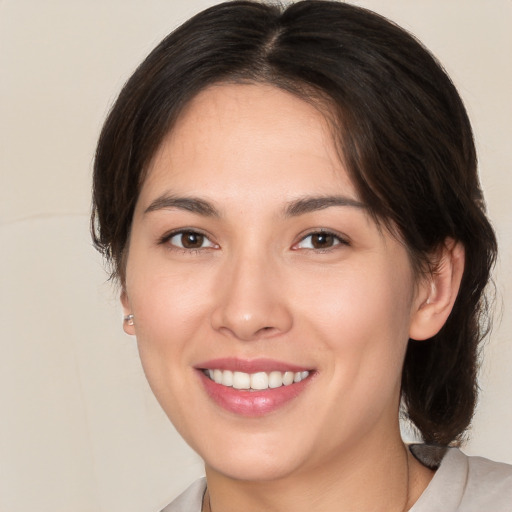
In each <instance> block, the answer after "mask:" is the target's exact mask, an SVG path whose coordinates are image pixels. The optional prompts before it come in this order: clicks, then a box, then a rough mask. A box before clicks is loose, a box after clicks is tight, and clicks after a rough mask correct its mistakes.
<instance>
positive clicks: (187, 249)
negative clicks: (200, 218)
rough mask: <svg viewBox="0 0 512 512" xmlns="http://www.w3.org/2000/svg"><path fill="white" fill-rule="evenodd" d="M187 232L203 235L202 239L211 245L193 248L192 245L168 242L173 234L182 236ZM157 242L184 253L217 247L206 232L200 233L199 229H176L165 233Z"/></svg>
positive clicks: (194, 252)
mask: <svg viewBox="0 0 512 512" xmlns="http://www.w3.org/2000/svg"><path fill="white" fill-rule="evenodd" d="M187 234H189V235H195V236H199V237H203V238H204V241H208V242H209V243H210V244H211V245H209V246H207V247H197V248H195V247H194V248H193V247H183V246H179V245H176V244H172V243H170V241H171V240H172V239H173V238H174V237H175V236H179V235H181V236H183V235H187ZM204 241H203V243H204ZM158 243H159V244H160V245H167V246H168V247H167V249H169V250H173V251H179V252H182V253H186V254H198V253H199V252H200V251H204V250H205V249H217V248H218V247H219V246H218V245H217V244H216V243H215V242H212V241H211V239H210V237H209V236H208V235H207V234H205V233H202V232H201V231H198V230H197V229H178V230H176V231H172V232H171V233H167V234H165V235H164V236H163V237H162V238H160V240H159V242H158Z"/></svg>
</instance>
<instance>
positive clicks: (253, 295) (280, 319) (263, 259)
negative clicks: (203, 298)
mask: <svg viewBox="0 0 512 512" xmlns="http://www.w3.org/2000/svg"><path fill="white" fill-rule="evenodd" d="M226 267H229V268H228V269H227V270H226V271H225V272H223V275H222V277H221V279H222V283H219V286H218V288H217V291H218V295H217V297H216V301H215V306H214V309H213V312H212V317H211V323H212V327H213V328H214V329H215V330H217V331H219V332H222V333H223V334H226V335H229V336H233V337H235V338H237V339H239V340H242V341H252V340H258V339H265V338H271V337H274V336H277V335H279V334H283V333H286V332H287V331H289V330H290V329H291V327H292V323H293V319H292V315H291V311H290V308H289V307H288V305H287V299H289V297H286V287H285V286H283V279H282V278H281V277H282V276H281V275H280V272H279V269H278V268H276V265H272V263H271V261H270V258H269V257H268V256H266V255H264V254H263V255H261V256H259V257H257V256H254V255H252V256H250V257H241V258H239V259H238V260H237V261H231V262H226Z"/></svg>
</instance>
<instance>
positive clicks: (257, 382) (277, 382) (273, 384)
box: [205, 369, 309, 390]
mask: <svg viewBox="0 0 512 512" xmlns="http://www.w3.org/2000/svg"><path fill="white" fill-rule="evenodd" d="M205 373H206V375H208V376H209V377H210V379H212V380H213V381H215V382H216V383H217V384H222V385H223V386H229V387H233V388H235V389H254V390H263V389H268V388H278V387H280V386H289V385H290V384H293V383H294V382H300V381H301V380H303V379H305V378H306V377H307V376H308V375H309V372H308V371H302V372H278V371H274V372H269V373H266V372H258V373H244V372H232V371H231V370H217V369H215V370H205Z"/></svg>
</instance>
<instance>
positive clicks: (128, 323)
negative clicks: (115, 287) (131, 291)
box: [120, 289, 135, 336]
mask: <svg viewBox="0 0 512 512" xmlns="http://www.w3.org/2000/svg"><path fill="white" fill-rule="evenodd" d="M120 298H121V304H122V306H123V329H124V332H125V333H126V334H130V335H132V336H133V335H135V325H134V316H133V313H132V308H131V306H130V301H129V299H128V294H127V293H126V290H125V289H123V291H122V292H121V297H120Z"/></svg>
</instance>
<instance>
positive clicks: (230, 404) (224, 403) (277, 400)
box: [198, 371, 312, 417]
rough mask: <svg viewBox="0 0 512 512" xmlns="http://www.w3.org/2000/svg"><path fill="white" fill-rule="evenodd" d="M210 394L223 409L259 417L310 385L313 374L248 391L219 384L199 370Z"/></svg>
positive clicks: (275, 408)
mask: <svg viewBox="0 0 512 512" xmlns="http://www.w3.org/2000/svg"><path fill="white" fill-rule="evenodd" d="M198 373H199V376H200V378H201V381H202V383H203V386H204V388H205V389H206V392H207V393H208V396H209V397H210V398H211V399H212V400H213V401H214V402H215V403H216V404H217V405H219V406H220V407H222V408H223V409H225V410H227V411H229V412H233V413H235V414H238V415H240V416H247V417H259V416H264V415H266V414H270V413H271V412H274V411H276V410H277V409H279V408H281V407H283V406H285V405H286V404H288V403H289V402H291V401H292V400H294V399H295V398H297V397H298V396H299V395H300V393H301V392H302V391H303V390H304V389H305V388H306V386H308V384H309V382H310V379H311V377H312V374H310V375H309V377H308V378H306V379H304V380H301V381H300V382H296V383H294V384H290V385H289V386H280V387H278V388H269V389H266V390H264V391H248V390H240V389H234V388H232V387H228V386H223V385H222V384H217V383H216V382H214V381H213V380H211V379H210V378H208V377H207V376H206V375H205V374H204V373H203V372H202V371H198Z"/></svg>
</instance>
